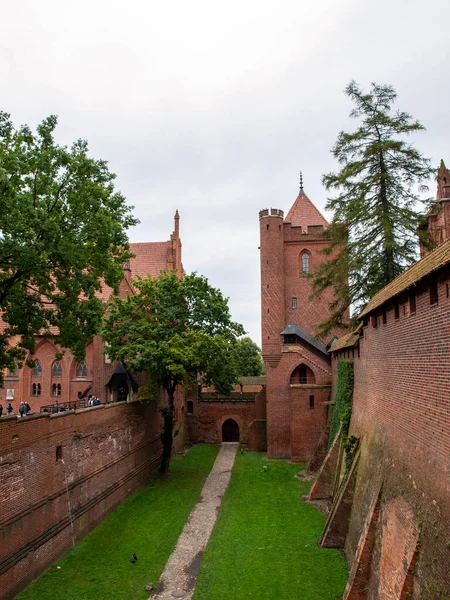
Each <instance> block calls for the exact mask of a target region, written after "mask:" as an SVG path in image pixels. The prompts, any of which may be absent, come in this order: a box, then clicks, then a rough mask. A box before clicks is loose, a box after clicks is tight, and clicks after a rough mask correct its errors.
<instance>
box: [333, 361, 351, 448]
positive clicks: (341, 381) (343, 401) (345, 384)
mask: <svg viewBox="0 0 450 600" xmlns="http://www.w3.org/2000/svg"><path fill="white" fill-rule="evenodd" d="M353 379H354V375H353V362H352V361H345V360H342V359H340V360H338V364H337V376H336V393H335V397H334V405H333V412H332V413H331V427H330V438H329V441H328V447H329V448H331V446H332V444H333V442H334V439H335V437H336V436H337V434H338V432H339V429H341V433H342V438H343V440H344V444H345V442H346V441H347V435H348V430H349V427H350V419H351V416H352V399H353Z"/></svg>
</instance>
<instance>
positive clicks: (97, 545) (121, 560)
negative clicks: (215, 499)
mask: <svg viewBox="0 0 450 600" xmlns="http://www.w3.org/2000/svg"><path fill="white" fill-rule="evenodd" d="M217 452H218V447H217V446H196V447H194V448H192V449H191V450H190V451H189V452H188V453H187V455H186V456H177V457H175V458H174V459H173V461H172V463H171V473H170V475H169V477H168V478H166V479H161V478H159V477H155V478H154V479H152V480H151V482H150V484H149V485H147V486H146V487H145V488H143V489H142V490H140V491H138V492H136V493H134V494H133V495H132V496H130V498H128V499H127V500H125V502H123V503H122V504H121V505H120V506H119V508H117V509H116V510H115V511H114V512H113V513H112V514H111V515H110V516H109V517H108V518H107V519H105V520H104V521H103V522H102V523H101V524H100V525H99V526H98V527H97V528H96V529H95V530H94V531H92V533H90V534H89V535H88V536H86V537H85V538H84V539H83V540H82V541H81V542H79V543H78V544H77V545H76V546H75V548H73V549H72V550H70V551H69V552H67V554H65V556H64V557H63V558H61V560H59V561H58V562H57V563H55V565H53V566H52V567H50V569H48V571H46V573H44V574H43V575H42V576H41V577H40V578H39V579H38V580H37V581H35V582H34V583H32V584H31V585H30V586H29V587H28V588H27V589H26V590H25V591H24V592H23V593H22V594H20V595H19V596H18V597H17V598H18V599H20V600H103V599H104V600H115V599H116V600H141V599H142V600H143V599H144V598H148V596H149V592H146V591H145V589H144V586H145V584H146V583H147V582H150V581H151V582H153V583H154V584H156V583H157V581H158V579H159V577H160V575H161V573H162V571H163V569H164V566H165V564H166V562H167V559H168V558H169V556H170V554H171V552H172V551H173V549H174V548H175V545H176V542H177V539H178V537H179V535H180V533H181V531H182V530H183V527H184V524H185V522H186V520H187V518H188V516H189V513H190V512H191V510H192V508H193V507H194V505H195V502H196V501H197V499H198V497H199V495H200V491H201V488H202V486H203V483H204V481H205V479H206V477H207V475H208V474H209V472H210V470H211V468H212V465H213V463H214V460H215V458H216V455H217ZM133 552H135V553H136V554H137V557H138V561H137V563H136V564H134V565H133V564H132V563H131V561H130V559H131V555H132V554H133ZM57 565H59V566H60V567H61V569H57V568H56V567H57Z"/></svg>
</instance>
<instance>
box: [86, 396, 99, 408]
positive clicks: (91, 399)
mask: <svg viewBox="0 0 450 600" xmlns="http://www.w3.org/2000/svg"><path fill="white" fill-rule="evenodd" d="M100 404H101V402H100V399H99V398H97V396H92V395H90V396H88V403H87V405H88V406H100Z"/></svg>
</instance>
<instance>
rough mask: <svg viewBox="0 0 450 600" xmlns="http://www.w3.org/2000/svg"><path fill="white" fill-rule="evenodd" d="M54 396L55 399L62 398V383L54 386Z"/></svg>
mask: <svg viewBox="0 0 450 600" xmlns="http://www.w3.org/2000/svg"><path fill="white" fill-rule="evenodd" d="M52 396H55V397H58V396H61V384H60V383H54V384H53V385H52Z"/></svg>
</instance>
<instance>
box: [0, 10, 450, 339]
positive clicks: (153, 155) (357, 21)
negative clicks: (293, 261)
mask: <svg viewBox="0 0 450 600" xmlns="http://www.w3.org/2000/svg"><path fill="white" fill-rule="evenodd" d="M1 15H2V28H1V29H2V31H1V34H0V109H1V110H5V111H7V112H9V113H10V114H11V116H12V119H13V121H14V123H15V124H16V125H17V126H18V125H20V124H24V123H27V124H29V125H30V126H31V127H33V128H34V127H35V126H36V124H37V123H38V122H39V121H40V120H42V119H43V118H44V117H46V116H47V115H49V114H57V115H58V116H59V126H58V130H57V131H58V133H57V138H58V141H59V142H60V143H70V142H72V141H73V140H74V139H76V138H79V137H81V138H84V139H87V140H88V141H89V145H90V149H91V153H92V155H93V156H95V157H96V158H103V159H106V160H108V161H109V164H110V168H111V170H112V171H114V172H115V173H117V187H118V188H119V189H120V190H121V191H122V192H123V193H124V194H125V196H126V197H127V199H128V201H129V203H130V204H133V205H134V206H135V215H136V216H137V217H138V218H139V219H140V221H141V224H140V225H139V226H137V227H136V228H134V229H133V230H132V231H130V240H131V241H133V242H137V241H162V240H165V239H168V237H169V235H170V233H171V231H172V229H173V214H174V212H175V209H176V208H178V210H179V212H180V216H181V220H180V227H181V236H182V241H183V262H184V267H185V269H186V271H188V272H191V271H198V272H199V273H202V274H204V275H206V276H207V277H208V279H209V280H210V282H211V283H212V284H213V285H214V286H216V287H220V288H221V290H222V291H223V292H224V294H225V295H226V296H228V297H229V298H230V306H231V310H232V313H233V317H234V319H235V320H237V321H240V322H241V323H243V325H244V327H245V328H246V330H247V331H248V332H249V334H250V335H251V336H252V338H253V339H255V341H257V342H258V343H260V337H261V336H260V289H259V253H258V246H259V222H258V212H259V210H260V209H262V208H267V207H274V208H281V209H283V210H285V211H287V210H288V209H289V208H290V206H291V205H292V203H293V202H294V200H295V198H296V196H297V193H298V179H299V171H300V170H302V171H303V174H304V188H305V192H306V193H307V195H308V196H309V197H310V199H311V200H312V201H313V202H314V203H315V204H316V205H317V206H318V208H319V209H321V210H323V207H324V205H325V202H326V194H325V191H324V190H323V188H322V185H321V176H322V175H323V173H325V172H327V171H330V170H333V169H334V168H335V167H336V165H335V163H334V160H333V158H332V156H331V155H330V152H329V150H330V148H331V146H332V145H333V143H334V141H335V139H336V136H337V134H338V132H339V131H340V130H341V129H348V128H349V127H354V124H352V123H351V122H350V121H349V119H348V113H349V112H350V110H351V108H352V106H351V104H350V101H349V99H348V98H347V97H346V96H345V95H344V94H343V89H344V87H345V86H346V84H347V83H348V82H349V81H350V80H351V79H355V80H356V81H357V82H359V83H360V84H361V85H362V86H363V87H365V88H366V89H368V87H369V85H370V82H371V81H375V82H377V83H389V84H391V85H393V86H394V87H395V88H396V90H397V92H398V103H397V105H398V107H399V108H401V109H402V110H406V111H408V112H410V113H411V114H412V115H413V116H414V117H415V118H417V119H419V120H420V121H421V122H422V123H423V124H424V125H425V127H426V129H427V131H426V132H425V133H420V134H418V135H417V136H416V137H415V138H414V141H415V143H416V146H417V147H418V148H419V149H420V150H421V151H422V152H423V153H424V154H425V155H427V156H429V157H430V158H431V159H432V161H433V163H435V164H436V165H437V164H438V162H439V160H440V159H441V158H444V160H445V159H447V161H448V162H449V163H450V135H449V134H450V131H449V128H450V118H449V109H448V107H449V97H450V83H449V75H448V73H449V62H450V61H449V59H450V56H449V54H450V51H449V50H450V39H449V36H448V27H447V25H448V22H449V18H450V2H449V1H448V0H429V1H428V2H423V1H421V2H418V1H416V0H377V1H376V2H374V1H371V2H369V1H367V0H341V1H338V0H334V1H331V0H322V1H321V2H317V1H311V0H303V1H299V0H297V1H284V0H278V2H275V1H274V2H266V1H264V0H258V1H245V0H240V1H239V2H238V1H237V0H227V2H217V1H215V0H208V1H206V0H184V1H183V0H181V1H178V0H176V1H165V2H164V1H161V0H159V1H158V2H156V1H154V0H146V1H144V0H141V1H137V0H128V1H127V2H124V1H122V2H118V1H117V0H108V1H106V0H89V1H87V0H78V1H77V2H70V1H68V0H66V1H65V2H62V1H61V0H59V1H56V0H39V1H37V0H9V1H8V0H3V2H2V8H1ZM433 192H434V190H433Z"/></svg>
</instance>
